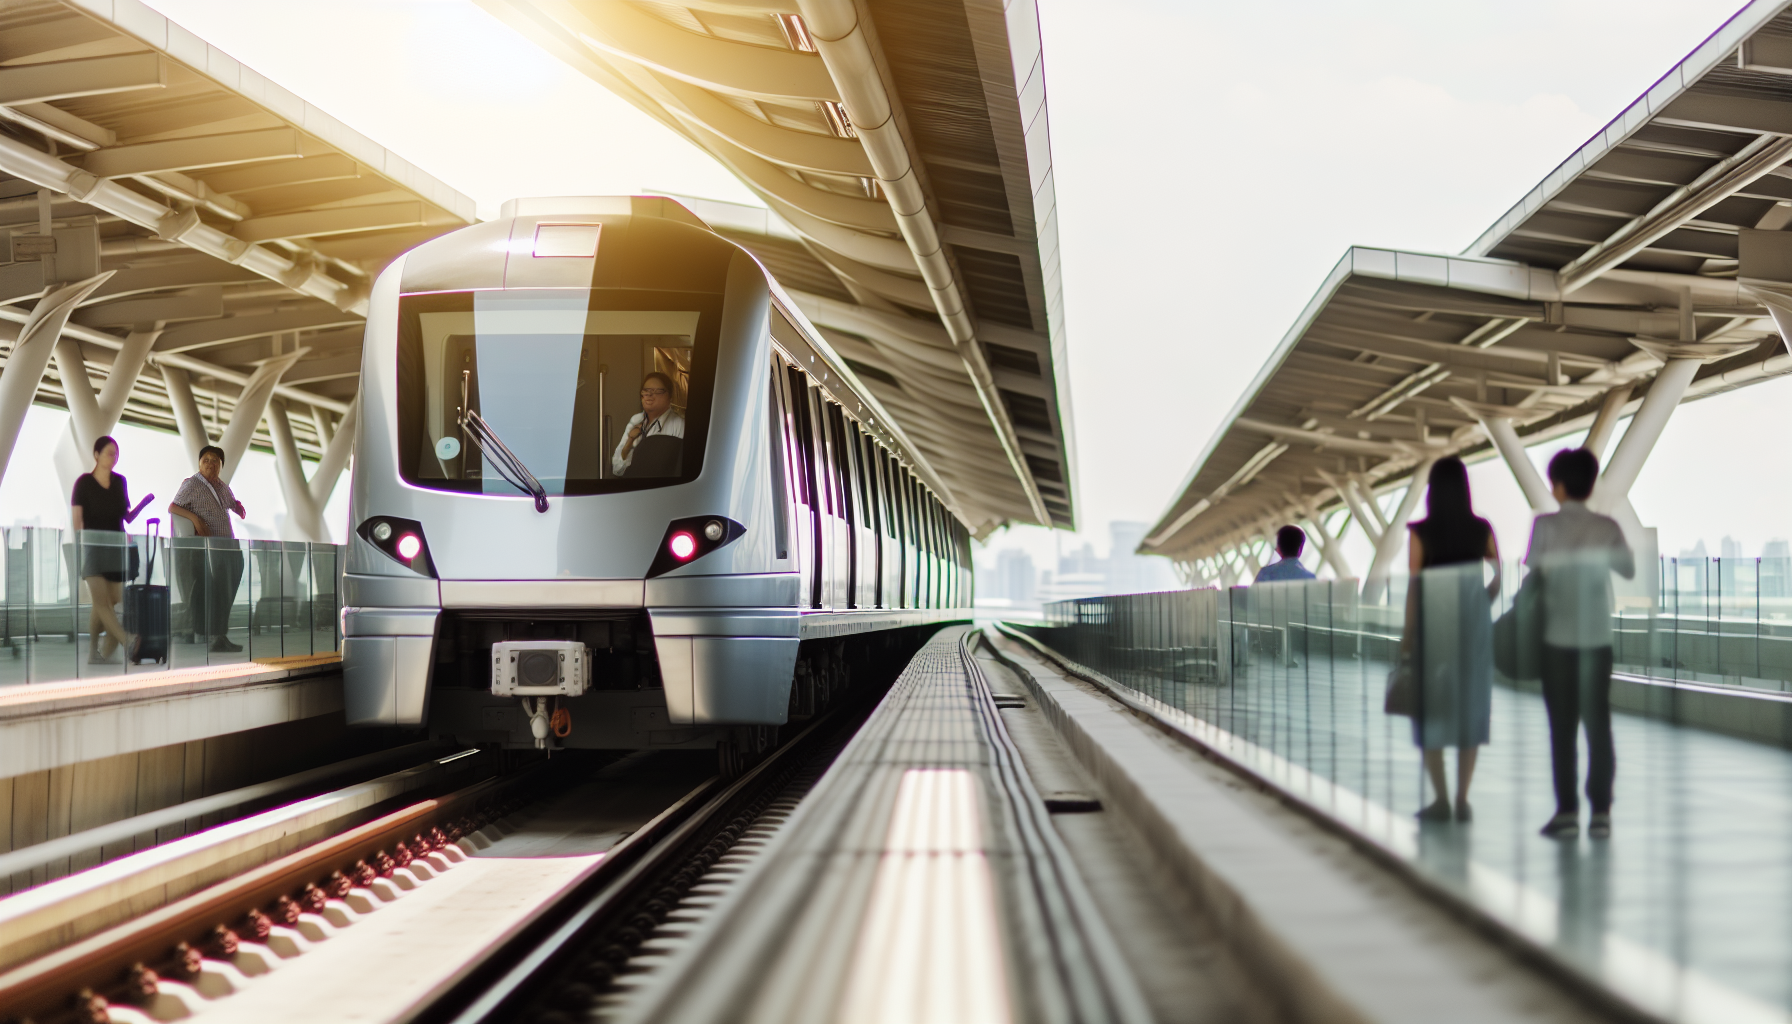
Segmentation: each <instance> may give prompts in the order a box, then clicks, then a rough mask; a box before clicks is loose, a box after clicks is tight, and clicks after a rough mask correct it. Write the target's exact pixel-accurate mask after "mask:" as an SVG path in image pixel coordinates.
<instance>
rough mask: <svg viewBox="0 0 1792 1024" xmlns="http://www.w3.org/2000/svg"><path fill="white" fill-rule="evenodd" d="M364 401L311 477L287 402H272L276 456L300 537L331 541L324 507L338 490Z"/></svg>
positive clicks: (351, 409) (293, 525) (283, 490)
mask: <svg viewBox="0 0 1792 1024" xmlns="http://www.w3.org/2000/svg"><path fill="white" fill-rule="evenodd" d="M359 409H360V403H359V402H358V401H357V402H356V403H354V404H352V405H350V406H349V410H348V415H347V416H346V417H344V418H343V421H342V426H341V427H340V428H339V429H338V430H337V431H336V434H335V436H334V437H332V438H331V439H330V443H329V444H328V445H327V446H325V448H324V451H323V458H322V459H320V460H319V462H318V464H317V471H316V472H315V473H313V474H312V475H311V479H310V481H306V479H305V467H304V462H303V461H302V460H301V458H300V456H299V446H298V443H297V442H296V441H294V440H293V436H292V421H291V420H290V419H289V418H288V416H287V410H286V406H285V404H284V403H282V402H280V401H278V400H276V401H272V402H269V403H268V408H267V421H268V435H269V436H270V437H271V438H273V441H274V459H275V462H276V464H277V468H278V469H279V473H280V490H281V493H282V494H284V495H285V497H286V515H287V521H288V522H289V523H290V524H291V528H292V531H293V532H294V533H296V534H298V535H300V539H303V540H308V541H311V542H313V543H317V544H328V543H330V528H329V525H328V524H327V523H325V522H324V515H323V513H324V508H325V507H326V506H328V505H329V503H330V497H331V495H333V494H334V493H335V492H336V484H337V482H338V481H339V480H340V479H341V478H342V471H343V469H345V468H346V467H347V466H348V457H349V449H350V448H351V447H352V446H353V444H354V440H355V416H356V413H357V410H359Z"/></svg>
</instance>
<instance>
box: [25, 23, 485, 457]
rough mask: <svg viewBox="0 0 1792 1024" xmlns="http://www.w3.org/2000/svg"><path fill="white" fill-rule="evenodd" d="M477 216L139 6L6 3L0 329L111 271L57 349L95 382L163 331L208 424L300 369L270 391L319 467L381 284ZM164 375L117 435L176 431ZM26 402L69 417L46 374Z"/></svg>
mask: <svg viewBox="0 0 1792 1024" xmlns="http://www.w3.org/2000/svg"><path fill="white" fill-rule="evenodd" d="M40 193H45V194H44V195H43V196H42V198H40ZM473 219H474V204H473V200H472V199H470V198H468V197H466V196H464V195H461V194H460V193H458V192H456V191H454V190H453V189H451V188H449V187H448V186H447V185H445V184H443V183H442V182H440V181H438V180H436V179H435V178H433V177H431V176H430V175H428V174H425V173H424V172H422V171H420V170H419V169H417V168H416V167H414V166H412V165H411V164H409V163H408V162H406V161H405V160H403V159H402V158H400V157H398V156H397V155H395V154H393V153H391V152H390V151H388V150H386V149H385V148H383V147H381V146H379V145H378V144H376V143H374V142H373V141H371V140H370V139H368V138H367V137H365V136H363V135H361V134H360V133H358V132H355V131H354V130H352V129H350V128H348V127H347V126H345V125H343V124H342V123H341V122H340V121H338V120H336V119H335V118H333V117H331V116H330V115H328V114H326V113H324V112H323V111H321V110H319V109H317V108H316V107H314V106H312V105H311V104H309V103H307V102H305V101H304V100H303V99H301V98H299V97H298V96H295V95H293V94H292V93H290V92H288V91H287V90H285V89H283V88H281V87H280V86H278V85H275V84H274V83H273V82H271V81H269V80H268V79H266V78H264V77H262V76H261V75H259V74H257V73H256V72H255V71H253V70H251V69H250V68H248V67H245V66H243V65H242V64H241V63H239V62H238V61H236V60H235V59H233V58H231V57H230V56H229V55H228V54H226V53H224V52H223V51H221V50H219V49H218V48H216V47H214V46H212V45H210V44H208V43H206V42H205V41H204V40H202V39H200V38H199V37H197V36H195V35H194V34H193V33H191V32H189V31H187V30H186V29H184V28H182V27H181V26H180V25H178V24H176V23H174V22H172V21H169V20H168V19H167V18H164V17H163V16H161V15H160V14H158V13H156V12H155V11H153V10H151V9H150V8H149V7H146V6H145V5H143V4H142V3H140V2H138V0H25V2H19V0H10V2H5V3H0V239H3V240H4V245H0V291H4V294H3V295H0V320H5V321H11V322H13V323H22V322H23V321H24V319H25V318H26V316H27V315H28V313H29V310H30V308H31V305H32V302H33V300H35V299H36V298H37V297H38V296H40V295H42V294H44V292H45V290H46V284H47V283H54V282H57V281H67V280H72V279H76V278H78V277H85V276H92V275H93V274H96V273H100V272H103V271H110V272H112V276H111V277H110V278H109V279H108V280H107V281H106V282H105V283H104V284H103V285H101V286H100V287H99V289H98V290H97V291H95V292H94V293H93V294H92V295H91V296H90V297H89V298H88V300H87V301H86V302H85V303H84V304H83V306H82V308H81V309H80V310H78V311H77V312H76V313H75V314H74V316H73V318H72V321H71V324H70V326H69V328H68V329H67V330H66V331H65V335H66V336H69V337H72V338H73V339H74V340H75V341H76V342H77V343H78V344H79V346H80V347H81V351H82V355H83V357H84V360H85V362H86V363H87V366H88V370H89V373H90V374H91V375H92V376H93V377H94V378H96V381H97V379H99V378H104V377H106V376H108V375H109V373H110V368H111V363H112V358H113V353H115V352H117V351H118V349H119V348H120V346H121V345H122V343H123V339H124V336H125V334H126V333H127V332H130V331H133V330H135V331H139V332H141V331H150V330H159V331H161V334H160V336H159V337H158V338H157V339H156V341H155V343H154V352H153V354H152V355H151V357H150V361H151V363H152V364H159V365H161V366H165V367H174V368H178V369H182V370H185V371H187V372H188V374H190V375H191V376H192V378H193V382H194V389H195V390H196V391H197V392H198V396H199V398H200V400H201V403H202V405H203V406H205V407H206V408H207V410H208V411H212V410H214V409H215V410H216V415H217V420H218V422H219V423H222V422H225V421H228V419H229V418H230V411H231V409H232V408H233V406H234V404H235V402H236V399H237V397H238V392H239V391H240V389H241V385H242V384H243V383H244V382H245V381H246V380H247V379H248V378H249V377H250V375H251V374H253V373H254V371H255V369H256V368H257V367H258V366H260V365H261V364H262V363H264V362H266V361H267V360H269V359H271V358H273V357H275V356H291V355H292V354H294V353H295V352H297V353H299V356H298V358H297V360H296V362H295V363H294V365H292V366H291V368H290V369H288V370H287V371H286V372H285V373H284V375H283V376H282V377H281V378H280V384H279V386H278V389H277V394H278V395H279V396H281V397H282V398H283V399H284V400H285V401H286V403H287V404H289V405H295V404H296V405H297V406H301V407H302V406H309V407H310V409H311V410H312V411H313V412H314V413H316V415H315V416H305V415H300V416H298V417H297V418H295V419H294V421H293V426H294V427H295V433H296V434H297V440H298V444H299V446H300V447H301V448H302V449H304V450H306V451H307V452H310V453H316V452H318V451H320V450H321V449H322V447H323V444H324V441H325V438H326V435H328V433H329V432H330V430H331V426H330V424H331V423H333V422H334V421H335V419H336V417H338V416H340V415H341V414H343V413H345V412H346V411H347V409H348V406H349V404H350V403H351V402H352V401H353V400H354V396H355V394H356V391H357V388H358V386H359V379H358V378H359V372H360V363H361V359H360V351H361V323H362V318H363V313H364V312H365V308H366V296H367V292H368V288H369V287H370V285H371V283H372V280H373V278H374V276H376V275H377V274H378V273H379V271H380V270H381V269H382V268H383V267H384V266H385V265H386V263H388V262H389V261H391V260H392V259H393V258H394V257H396V256H397V255H399V254H400V253H402V252H404V251H405V250H406V249H409V248H410V247H412V246H413V245H415V244H417V243H418V242H421V241H423V240H426V239H428V238H432V237H434V236H436V235H438V234H441V233H443V232H445V231H448V230H452V229H454V228H457V227H460V226H462V225H465V224H468V223H471V222H472V221H473ZM46 220H47V221H48V226H49V227H50V229H51V232H52V234H53V236H54V238H55V245H56V251H55V253H54V254H52V255H51V256H50V258H48V259H45V258H43V255H42V252H41V250H42V244H41V243H39V242H35V241H32V239H33V237H34V236H38V235H40V233H41V230H42V228H43V226H44V222H45V221H46ZM160 378H161V375H160V374H156V373H145V374H143V375H142V376H140V377H138V378H137V381H136V384H135V386H134V387H133V389H132V392H131V395H130V398H129V400H128V403H127V404H126V406H125V411H124V415H123V418H124V419H125V420H126V421H129V422H135V423H139V424H143V425H148V426H155V427H162V428H172V426H173V425H174V415H173V412H172V409H171V405H170V400H169V397H168V394H167V391H166V389H165V388H164V386H163V382H162V380H161V379H160ZM38 397H39V400H40V401H47V402H51V403H54V404H63V403H64V401H65V398H64V396H63V393H62V387H61V383H60V379H59V377H58V376H57V374H56V372H55V371H52V373H50V374H49V375H47V376H46V378H45V380H44V383H43V386H42V387H41V388H40V391H39V396H38ZM301 411H302V410H301ZM261 441H262V443H263V444H264V445H265V444H268V443H269V441H268V438H267V435H266V434H265V433H263V434H262V435H261Z"/></svg>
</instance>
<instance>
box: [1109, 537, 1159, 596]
mask: <svg viewBox="0 0 1792 1024" xmlns="http://www.w3.org/2000/svg"><path fill="white" fill-rule="evenodd" d="M1150 529H1151V525H1150V524H1149V523H1138V522H1128V521H1125V520H1116V521H1114V522H1111V523H1109V524H1108V537H1109V540H1110V546H1109V548H1108V567H1107V568H1108V592H1109V593H1111V594H1148V593H1151V592H1152V591H1156V590H1169V589H1171V588H1172V587H1174V586H1175V585H1176V583H1175V574H1174V573H1173V572H1172V571H1171V569H1170V563H1169V560H1168V559H1164V558H1158V557H1154V556H1151V555H1141V554H1139V553H1138V549H1139V544H1140V542H1141V541H1143V540H1144V539H1145V533H1146V531H1148V530H1150Z"/></svg>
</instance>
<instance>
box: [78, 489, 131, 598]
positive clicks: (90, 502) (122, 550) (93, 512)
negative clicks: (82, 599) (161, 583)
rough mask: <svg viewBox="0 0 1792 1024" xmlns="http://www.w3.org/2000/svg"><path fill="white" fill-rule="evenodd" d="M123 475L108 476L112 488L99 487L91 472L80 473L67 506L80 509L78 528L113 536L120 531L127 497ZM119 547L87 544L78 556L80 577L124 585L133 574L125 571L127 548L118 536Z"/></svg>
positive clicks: (129, 502)
mask: <svg viewBox="0 0 1792 1024" xmlns="http://www.w3.org/2000/svg"><path fill="white" fill-rule="evenodd" d="M126 487H127V485H126V484H125V482H124V476H123V475H122V474H120V473H114V474H112V486H110V487H101V486H100V482H99V481H98V480H95V479H94V478H93V474H92V473H82V474H81V478H80V479H79V480H76V481H75V493H74V496H73V497H72V498H70V499H69V504H71V505H79V506H81V526H82V527H83V528H84V529H87V530H110V531H112V532H113V533H123V532H124V517H125V513H126V512H128V511H130V508H131V496H130V492H129V491H128V490H127V489H126ZM119 540H120V542H121V543H120V544H118V545H116V546H114V545H110V544H97V543H88V544H83V545H82V547H83V548H84V549H85V550H84V552H83V554H82V556H81V575H82V576H103V577H105V578H106V579H109V580H111V581H112V582H114V583H122V582H124V580H125V578H126V576H127V575H133V573H131V572H130V570H129V569H128V568H127V565H128V560H127V557H126V556H127V555H128V554H129V551H128V549H127V548H126V547H125V546H124V544H123V543H122V541H123V540H124V538H122V537H120V538H119Z"/></svg>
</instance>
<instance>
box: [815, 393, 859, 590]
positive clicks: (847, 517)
mask: <svg viewBox="0 0 1792 1024" xmlns="http://www.w3.org/2000/svg"><path fill="white" fill-rule="evenodd" d="M821 408H822V413H823V415H822V436H823V437H824V438H825V439H826V447H827V451H826V454H827V464H828V481H829V483H830V484H831V486H830V487H829V491H828V496H829V498H830V499H831V500H832V502H833V506H832V512H833V516H834V518H833V522H832V524H831V527H830V528H829V530H828V542H829V544H831V545H832V549H833V551H832V555H831V561H830V563H829V572H828V584H829V585H830V586H831V587H832V588H833V595H834V598H833V604H832V605H831V607H834V608H850V607H852V585H853V577H854V575H855V573H854V569H855V568H856V566H855V564H854V563H855V559H854V552H855V550H856V549H857V547H858V545H857V543H855V538H854V537H853V530H852V527H853V522H852V505H851V504H850V496H851V493H852V482H851V479H850V474H851V472H852V470H851V467H850V466H849V464H848V462H847V455H846V437H845V433H846V432H845V429H844V426H845V420H846V417H845V416H844V414H843V413H842V412H841V410H840V405H839V403H837V402H834V401H831V400H829V399H826V398H823V399H822V400H821Z"/></svg>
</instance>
